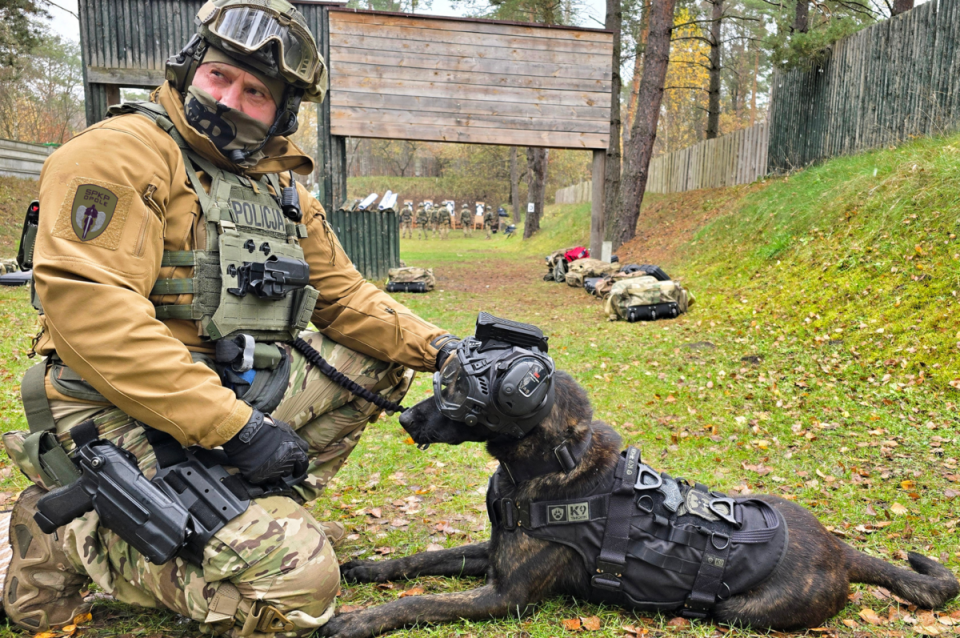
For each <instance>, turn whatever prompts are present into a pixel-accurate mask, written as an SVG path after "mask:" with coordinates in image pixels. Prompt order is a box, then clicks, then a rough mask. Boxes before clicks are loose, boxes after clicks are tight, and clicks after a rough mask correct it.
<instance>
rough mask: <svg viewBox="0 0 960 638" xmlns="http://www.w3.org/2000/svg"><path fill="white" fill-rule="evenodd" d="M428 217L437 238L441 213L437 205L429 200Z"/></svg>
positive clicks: (434, 236)
mask: <svg viewBox="0 0 960 638" xmlns="http://www.w3.org/2000/svg"><path fill="white" fill-rule="evenodd" d="M427 217H428V219H429V223H430V230H432V231H433V238H434V239H436V238H437V231H438V226H439V223H440V214H439V211H437V209H436V207H435V206H434V205H433V204H431V203H429V202H427Z"/></svg>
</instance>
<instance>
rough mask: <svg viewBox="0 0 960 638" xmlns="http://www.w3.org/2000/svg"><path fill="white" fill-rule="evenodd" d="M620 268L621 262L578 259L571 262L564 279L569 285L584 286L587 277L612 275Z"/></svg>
mask: <svg viewBox="0 0 960 638" xmlns="http://www.w3.org/2000/svg"><path fill="white" fill-rule="evenodd" d="M618 270H620V265H619V264H611V263H609V262H606V261H601V260H599V259H578V260H577V261H575V262H573V263H572V264H570V269H569V271H568V272H567V275H566V277H565V278H564V280H565V281H566V282H567V285H568V286H572V287H574V288H583V282H584V280H585V279H587V278H590V277H603V276H604V275H612V274H613V273H615V272H617V271H618Z"/></svg>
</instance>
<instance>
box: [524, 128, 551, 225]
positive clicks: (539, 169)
mask: <svg viewBox="0 0 960 638" xmlns="http://www.w3.org/2000/svg"><path fill="white" fill-rule="evenodd" d="M527 168H528V174H529V175H530V180H529V182H528V188H527V190H528V192H529V198H528V199H529V201H530V202H531V203H533V212H532V213H531V212H528V213H527V221H526V223H525V224H524V226H523V238H524V239H530V238H531V237H533V235H534V233H536V232H537V231H539V230H540V216H541V215H543V200H544V195H545V194H546V187H547V184H546V182H547V180H546V177H547V149H545V148H533V147H530V148H528V149H527Z"/></svg>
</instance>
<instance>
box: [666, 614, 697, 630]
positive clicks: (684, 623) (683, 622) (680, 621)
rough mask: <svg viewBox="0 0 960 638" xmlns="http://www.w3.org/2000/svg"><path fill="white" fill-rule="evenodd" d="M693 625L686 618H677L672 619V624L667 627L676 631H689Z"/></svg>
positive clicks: (669, 623)
mask: <svg viewBox="0 0 960 638" xmlns="http://www.w3.org/2000/svg"><path fill="white" fill-rule="evenodd" d="M691 624H692V623H691V622H690V621H689V620H687V619H686V618H681V617H679V616H677V617H676V618H671V619H670V622H668V623H667V627H673V628H674V629H687V628H688V627H690V625H691Z"/></svg>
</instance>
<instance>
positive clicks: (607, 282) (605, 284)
mask: <svg viewBox="0 0 960 638" xmlns="http://www.w3.org/2000/svg"><path fill="white" fill-rule="evenodd" d="M648 277H650V278H652V279H653V280H654V281H656V280H657V278H656V277H653V276H652V275H645V274H643V273H642V272H622V271H621V272H615V273H613V274H612V275H605V276H604V277H603V279H602V280H600V281H598V282H597V285H596V286H595V287H594V289H593V293H592V294H593V295H594V296H596V297H598V298H599V299H606V298H607V296H608V295H609V294H610V291H611V290H613V284H615V283H617V282H618V281H623V280H625V279H631V280H632V279H645V278H648Z"/></svg>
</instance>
